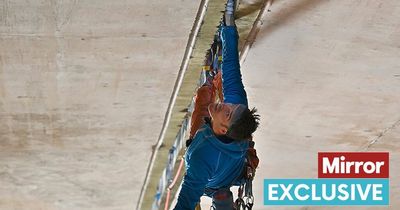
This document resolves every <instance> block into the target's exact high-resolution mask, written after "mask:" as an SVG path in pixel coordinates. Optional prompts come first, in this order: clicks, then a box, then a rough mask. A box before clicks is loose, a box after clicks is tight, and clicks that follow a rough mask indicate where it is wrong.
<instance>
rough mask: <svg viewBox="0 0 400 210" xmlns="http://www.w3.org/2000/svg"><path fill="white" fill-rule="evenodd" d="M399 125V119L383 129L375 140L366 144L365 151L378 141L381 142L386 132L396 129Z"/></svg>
mask: <svg viewBox="0 0 400 210" xmlns="http://www.w3.org/2000/svg"><path fill="white" fill-rule="evenodd" d="M399 125H400V119H399V120H397V121H396V122H394V123H393V124H392V125H391V126H389V127H387V128H385V129H384V130H383V131H382V132H380V133H379V134H378V136H377V137H376V138H375V139H373V140H371V141H370V142H369V143H368V145H367V147H366V148H365V150H368V149H369V148H371V147H372V146H373V145H375V143H377V142H378V141H379V140H381V139H382V138H383V137H384V136H385V135H386V134H387V133H388V132H390V131H391V130H393V129H394V128H396V127H397V126H399Z"/></svg>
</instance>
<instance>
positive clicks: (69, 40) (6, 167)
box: [0, 0, 199, 210]
mask: <svg viewBox="0 0 400 210" xmlns="http://www.w3.org/2000/svg"><path fill="white" fill-rule="evenodd" d="M198 5H199V2H197V1H192V0H179V1H155V0H146V1H136V0H134V1H121V0H117V1H90V0H82V1H78V0H70V1H41V0H30V1H19V0H15V1H10V0H4V1H0V209H2V210H3V209H4V210H11V209H16V210H22V209H27V210H28V209H29V210H38V209H46V210H47V209H51V210H53V209H54V210H55V209H68V210H71V209H74V210H78V209H107V210H109V209H118V210H120V209H133V208H135V206H136V203H137V199H138V196H139V193H140V189H141V186H142V184H143V181H144V174H145V170H146V168H147V165H148V161H149V159H150V155H151V151H152V145H153V144H155V143H156V141H157V138H158V135H159V132H160V129H161V125H162V122H163V119H164V114H165V111H166V109H167V104H168V101H169V97H170V95H171V92H172V88H173V85H174V82H175V79H176V75H177V72H178V70H179V65H180V63H181V60H182V56H183V53H184V50H185V46H186V43H187V39H188V37H189V33H190V29H191V26H192V24H193V21H194V17H195V14H196V11H197V8H198Z"/></svg>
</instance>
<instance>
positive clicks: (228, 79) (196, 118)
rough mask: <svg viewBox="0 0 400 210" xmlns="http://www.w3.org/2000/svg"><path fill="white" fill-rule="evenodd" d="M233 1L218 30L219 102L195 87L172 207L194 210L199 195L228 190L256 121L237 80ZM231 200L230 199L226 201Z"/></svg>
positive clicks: (208, 89) (209, 86) (209, 87)
mask: <svg viewBox="0 0 400 210" xmlns="http://www.w3.org/2000/svg"><path fill="white" fill-rule="evenodd" d="M234 3H235V2H234V0H228V3H227V6H226V11H225V18H224V19H225V21H224V25H223V26H221V32H220V34H221V40H222V50H223V55H222V93H223V103H222V102H220V103H215V91H214V90H215V86H214V85H213V83H206V84H205V85H203V86H202V87H201V88H199V89H198V91H197V96H196V105H195V110H194V113H193V116H192V125H191V126H192V127H191V132H190V138H191V139H192V141H191V144H190V146H189V147H188V149H187V151H186V154H185V161H186V174H185V176H184V180H183V184H182V189H181V191H180V193H179V197H178V202H177V204H176V206H175V210H193V209H195V207H196V205H198V204H199V202H200V197H201V196H202V195H203V194H206V195H207V196H210V197H213V205H216V204H215V202H218V201H217V200H218V198H216V195H223V194H224V193H222V194H221V192H225V194H226V192H227V193H228V194H230V196H231V195H232V193H231V192H230V191H229V188H230V187H231V186H232V185H235V184H236V183H237V182H238V179H240V177H241V175H242V172H243V168H244V164H245V158H246V152H247V149H248V147H249V140H251V139H252V133H253V132H254V131H255V130H256V129H257V126H258V124H259V123H258V121H259V115H257V114H255V112H256V109H255V108H253V109H251V110H250V109H249V108H248V104H247V96H246V91H245V90H244V86H243V83H242V79H241V73H240V65H239V55H238V33H237V30H236V26H235V21H234ZM217 78H218V77H217ZM217 82H218V81H217ZM232 202H233V201H232V198H230V200H228V204H227V205H228V206H229V204H230V205H232ZM223 205H226V204H223ZM230 208H231V209H232V207H230ZM227 209H229V207H228V208H227Z"/></svg>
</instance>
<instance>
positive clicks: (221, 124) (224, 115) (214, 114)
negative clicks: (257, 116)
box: [208, 103, 240, 135]
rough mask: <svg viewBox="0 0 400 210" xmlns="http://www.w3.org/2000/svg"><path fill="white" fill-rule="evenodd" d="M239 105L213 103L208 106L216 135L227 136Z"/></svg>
mask: <svg viewBox="0 0 400 210" xmlns="http://www.w3.org/2000/svg"><path fill="white" fill-rule="evenodd" d="M239 106H240V105H239V104H229V103H212V104H210V105H209V106H208V112H209V113H210V116H211V120H212V129H213V131H214V133H215V134H216V135H225V134H226V132H227V131H228V128H229V126H230V124H231V121H232V115H233V114H234V113H235V111H236V110H237V108H238V107H239Z"/></svg>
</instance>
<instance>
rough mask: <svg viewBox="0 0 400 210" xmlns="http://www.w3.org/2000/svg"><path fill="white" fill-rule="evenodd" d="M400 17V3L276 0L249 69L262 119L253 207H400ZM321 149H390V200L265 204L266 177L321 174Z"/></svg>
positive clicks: (246, 76)
mask: <svg viewBox="0 0 400 210" xmlns="http://www.w3.org/2000/svg"><path fill="white" fill-rule="evenodd" d="M399 20H400V2H399V1H396V0H389V1H388V0H365V1H357V0H345V1H327V0H297V1H284V0H280V1H278V0H277V1H274V3H273V5H272V7H271V12H270V13H268V14H267V15H266V17H265V20H264V25H263V27H262V28H261V30H260V32H259V34H258V36H257V40H256V42H255V44H254V45H253V47H252V49H251V50H250V52H249V54H248V56H247V59H246V61H245V62H244V65H243V66H242V74H243V80H244V84H245V88H246V91H247V93H248V97H249V105H250V106H255V107H257V108H258V110H259V113H260V115H261V118H262V121H261V126H260V127H259V129H258V130H257V131H256V133H255V137H254V140H255V142H256V149H257V151H258V155H259V157H260V166H259V169H258V171H257V174H256V178H255V181H254V183H253V184H254V196H255V206H254V208H253V209H257V210H258V209H279V210H286V209H287V210H295V209H296V210H311V209H338V210H339V209H343V210H344V209H360V210H361V209H362V210H364V209H371V210H372V209H374V210H375V209H382V210H383V209H393V210H397V209H399V208H400V195H399V194H400V189H399V186H400V185H399V184H400V176H399V174H398V171H400V165H399V164H400V147H399V146H400V112H399V111H400V60H399V58H400V21H399ZM320 151H388V152H390V206H389V207H387V206H382V207H378V206H372V207H366V206H359V207H354V206H353V207H349V206H347V207H327V206H320V207H318V206H314V207H311V206H283V207H282V206H264V205H263V189H264V188H263V180H264V179H265V178H317V176H318V167H317V153H318V152H320ZM234 194H236V191H235V192H234ZM210 203H211V199H208V198H206V197H203V198H202V204H203V205H202V207H203V208H204V209H208V206H209V205H210Z"/></svg>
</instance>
